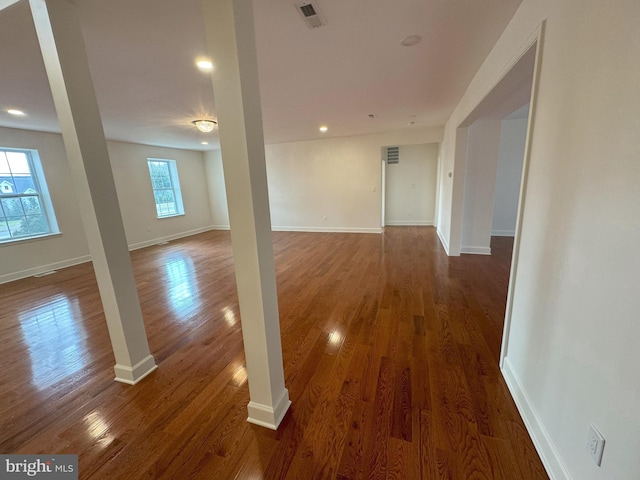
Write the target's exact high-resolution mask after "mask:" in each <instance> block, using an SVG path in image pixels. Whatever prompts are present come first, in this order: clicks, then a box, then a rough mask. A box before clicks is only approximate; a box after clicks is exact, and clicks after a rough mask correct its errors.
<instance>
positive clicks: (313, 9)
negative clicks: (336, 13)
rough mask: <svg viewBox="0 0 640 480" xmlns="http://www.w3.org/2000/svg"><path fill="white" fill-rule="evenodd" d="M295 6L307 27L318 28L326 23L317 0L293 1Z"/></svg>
mask: <svg viewBox="0 0 640 480" xmlns="http://www.w3.org/2000/svg"><path fill="white" fill-rule="evenodd" d="M295 6H296V9H297V10H298V12H300V15H302V19H303V20H304V23H305V24H306V25H307V27H308V28H318V27H321V26H323V25H326V24H327V22H326V21H325V19H324V17H323V16H322V14H321V13H320V10H319V9H318V3H317V2H305V1H302V2H295Z"/></svg>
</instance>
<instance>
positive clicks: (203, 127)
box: [191, 120, 218, 133]
mask: <svg viewBox="0 0 640 480" xmlns="http://www.w3.org/2000/svg"><path fill="white" fill-rule="evenodd" d="M191 123H193V124H194V125H195V126H196V127H197V128H198V130H200V131H201V132H202V133H209V132H211V131H213V129H214V128H216V127H217V126H218V122H216V121H215V120H194V121H193V122H191Z"/></svg>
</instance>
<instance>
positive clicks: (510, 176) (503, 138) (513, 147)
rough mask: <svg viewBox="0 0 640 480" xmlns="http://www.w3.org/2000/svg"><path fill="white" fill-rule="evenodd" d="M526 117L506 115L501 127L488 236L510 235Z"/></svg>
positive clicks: (515, 215) (517, 192) (514, 224)
mask: <svg viewBox="0 0 640 480" xmlns="http://www.w3.org/2000/svg"><path fill="white" fill-rule="evenodd" d="M527 120H528V119H527V118H507V119H505V120H503V121H502V127H501V129H500V149H499V153H498V171H497V173H496V191H495V196H494V202H493V224H492V226H491V235H494V236H503V237H513V236H514V235H515V232H516V217H517V215H518V197H519V195H520V182H521V179H522V164H523V160H524V142H525V139H526V137H527Z"/></svg>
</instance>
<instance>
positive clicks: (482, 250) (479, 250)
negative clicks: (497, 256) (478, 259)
mask: <svg viewBox="0 0 640 480" xmlns="http://www.w3.org/2000/svg"><path fill="white" fill-rule="evenodd" d="M460 253H471V254H474V255H491V247H460Z"/></svg>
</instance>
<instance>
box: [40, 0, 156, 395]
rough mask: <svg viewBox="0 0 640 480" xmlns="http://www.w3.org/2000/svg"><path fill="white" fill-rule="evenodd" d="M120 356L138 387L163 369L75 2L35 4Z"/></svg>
mask: <svg viewBox="0 0 640 480" xmlns="http://www.w3.org/2000/svg"><path fill="white" fill-rule="evenodd" d="M29 3H30V5H31V12H32V15H33V21H34V24H35V27H36V33H37V35H38V41H39V42H40V49H41V51H42V57H43V59H44V65H45V69H46V71H47V76H48V78H49V85H50V87H51V93H52V95H53V101H54V103H55V106H56V111H57V113H58V121H59V122H60V129H61V131H62V138H63V140H64V146H65V149H66V152H67V158H68V161H69V165H70V167H71V175H72V180H73V184H74V187H75V192H76V197H77V200H78V203H79V205H80V212H81V214H82V222H83V225H84V229H85V233H86V236H87V241H88V243H89V251H90V253H91V259H92V261H93V268H94V270H95V273H96V279H97V281H98V288H99V290H100V297H101V299H102V306H103V308H104V314H105V317H106V320H107V326H108V329H109V336H110V338H111V344H112V346H113V353H114V355H115V359H116V365H115V367H114V369H115V373H116V380H117V381H120V382H123V383H128V384H135V383H136V382H138V381H140V380H141V379H142V378H144V377H145V376H147V375H148V374H149V373H151V372H152V371H153V370H155V368H156V364H155V361H154V359H153V356H151V354H150V352H149V345H148V342H147V334H146V332H145V328H144V322H143V319H142V312H141V310H140V301H139V300H138V291H137V289H136V284H135V278H134V276H133V269H132V267H131V259H130V258H129V249H128V247H127V238H126V236H125V232H124V225H123V223H122V216H121V214H120V206H119V204H118V197H117V195H116V187H115V182H114V179H113V171H112V170H111V162H110V161H109V153H108V151H107V143H106V140H105V137H104V131H103V129H102V121H101V119H100V112H99V110H98V101H97V100H96V95H95V92H94V87H93V81H92V79H91V74H90V71H89V63H88V60H87V53H86V50H85V46H84V39H83V36H82V30H81V26H80V23H79V22H78V19H77V17H76V12H75V8H76V7H75V5H73V4H72V3H71V2H70V1H69V0H29Z"/></svg>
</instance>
